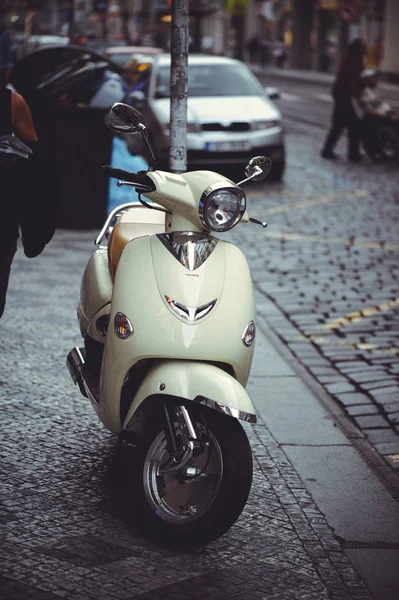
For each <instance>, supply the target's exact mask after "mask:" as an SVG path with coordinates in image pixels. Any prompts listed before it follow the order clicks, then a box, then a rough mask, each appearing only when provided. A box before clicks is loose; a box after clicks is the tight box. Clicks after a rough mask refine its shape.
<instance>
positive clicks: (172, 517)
mask: <svg viewBox="0 0 399 600" xmlns="http://www.w3.org/2000/svg"><path fill="white" fill-rule="evenodd" d="M208 435H209V437H208V439H209V442H208V443H207V444H206V445H204V447H203V452H202V453H201V454H200V455H198V456H193V455H191V457H190V458H189V460H187V457H186V460H184V461H182V462H183V463H184V464H183V466H182V467H181V468H180V466H179V464H177V465H176V468H173V469H170V466H169V467H168V468H165V467H164V466H165V465H170V460H171V456H170V454H169V452H168V450H167V448H166V446H167V441H166V438H165V434H164V432H163V431H162V432H161V433H159V434H158V435H157V437H156V438H155V440H154V441H153V443H152V444H151V446H150V449H149V450H148V453H147V456H146V459H145V461H144V469H143V484H144V490H145V494H146V497H147V500H148V502H149V505H150V507H151V509H152V510H153V511H154V512H155V513H156V514H157V516H158V517H160V518H161V519H163V520H164V521H167V522H168V523H172V524H180V525H182V524H184V523H188V522H191V521H194V520H196V519H198V518H199V517H201V516H202V515H203V514H204V513H205V512H206V511H207V510H208V509H209V507H210V506H211V504H212V503H213V501H214V500H215V498H216V496H217V493H218V491H219V488H220V484H221V481H222V477H223V457H222V452H221V449H220V446H219V443H218V441H217V440H216V438H215V436H214V435H213V434H212V433H211V432H209V434H208Z"/></svg>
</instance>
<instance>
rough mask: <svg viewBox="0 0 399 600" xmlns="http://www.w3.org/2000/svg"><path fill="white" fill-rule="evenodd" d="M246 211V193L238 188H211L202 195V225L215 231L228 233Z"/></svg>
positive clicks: (200, 207)
mask: <svg viewBox="0 0 399 600" xmlns="http://www.w3.org/2000/svg"><path fill="white" fill-rule="evenodd" d="M245 209H246V199H245V194H244V192H243V191H242V190H241V189H240V188H238V187H220V188H218V189H215V187H214V186H211V187H210V188H208V189H207V190H205V192H204V193H203V194H202V197H201V200H200V205H199V216H200V219H201V223H202V224H203V225H205V226H206V227H208V228H209V229H212V230H213V231H228V230H229V229H231V228H232V227H234V225H237V223H238V221H239V220H240V219H241V217H242V216H243V214H244V212H245Z"/></svg>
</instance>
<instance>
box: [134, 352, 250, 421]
mask: <svg viewBox="0 0 399 600" xmlns="http://www.w3.org/2000/svg"><path fill="white" fill-rule="evenodd" d="M154 395H157V396H158V397H159V396H162V395H165V396H176V397H177V398H184V399H186V400H191V401H195V400H197V401H200V399H202V398H203V399H204V400H205V399H209V400H211V401H213V403H214V404H215V406H216V407H217V406H218V405H220V404H221V405H222V406H223V407H228V409H231V412H232V414H233V416H239V415H241V417H242V418H245V420H251V421H252V422H255V420H256V418H255V408H254V406H253V404H252V402H251V399H250V397H249V396H248V394H247V392H246V391H245V389H244V388H243V387H242V385H241V384H240V383H239V382H238V381H237V380H236V379H234V378H233V377H231V375H229V374H228V373H225V372H224V371H222V370H221V369H219V368H218V367H215V366H213V365H210V364H206V363H200V362H189V361H177V360H169V361H163V362H159V363H157V364H155V365H154V366H153V367H152V369H151V370H150V371H149V372H148V374H147V376H146V378H145V379H144V381H143V382H142V384H141V386H140V388H139V390H138V392H137V394H136V396H135V398H134V401H133V404H132V406H131V407H130V409H129V412H128V414H127V416H126V419H125V422H124V424H123V428H124V429H126V428H129V423H130V421H131V419H132V418H133V417H134V414H135V412H136V411H137V409H138V408H139V406H140V405H141V404H142V403H143V402H144V401H145V400H146V399H147V398H150V397H151V396H154ZM250 418H251V419H250Z"/></svg>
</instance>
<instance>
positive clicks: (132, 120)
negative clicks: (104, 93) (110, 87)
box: [104, 102, 145, 133]
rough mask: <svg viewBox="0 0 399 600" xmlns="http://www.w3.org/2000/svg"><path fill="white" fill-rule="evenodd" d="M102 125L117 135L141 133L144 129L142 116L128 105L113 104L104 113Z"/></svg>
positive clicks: (121, 103)
mask: <svg viewBox="0 0 399 600" xmlns="http://www.w3.org/2000/svg"><path fill="white" fill-rule="evenodd" d="M104 123H105V125H106V126H107V127H109V129H112V131H116V132H118V133H142V131H143V130H144V129H145V121H144V117H143V115H142V114H141V113H140V112H139V111H138V110H136V109H135V108H133V107H132V106H129V105H128V104H124V103H123V102H115V104H113V105H112V106H110V108H109V109H108V110H107V112H106V113H105V117H104Z"/></svg>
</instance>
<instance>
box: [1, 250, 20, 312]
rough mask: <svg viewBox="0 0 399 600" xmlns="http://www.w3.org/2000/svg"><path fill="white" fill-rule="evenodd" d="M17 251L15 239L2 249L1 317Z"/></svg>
mask: <svg viewBox="0 0 399 600" xmlns="http://www.w3.org/2000/svg"><path fill="white" fill-rule="evenodd" d="M16 251H17V241H16V240H13V241H12V242H10V243H9V244H8V245H4V246H3V245H2V248H1V249H0V318H1V317H2V316H3V313H4V307H5V304H6V294H7V288H8V281H9V279H10V271H11V263H12V261H13V258H14V254H15V252H16Z"/></svg>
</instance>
